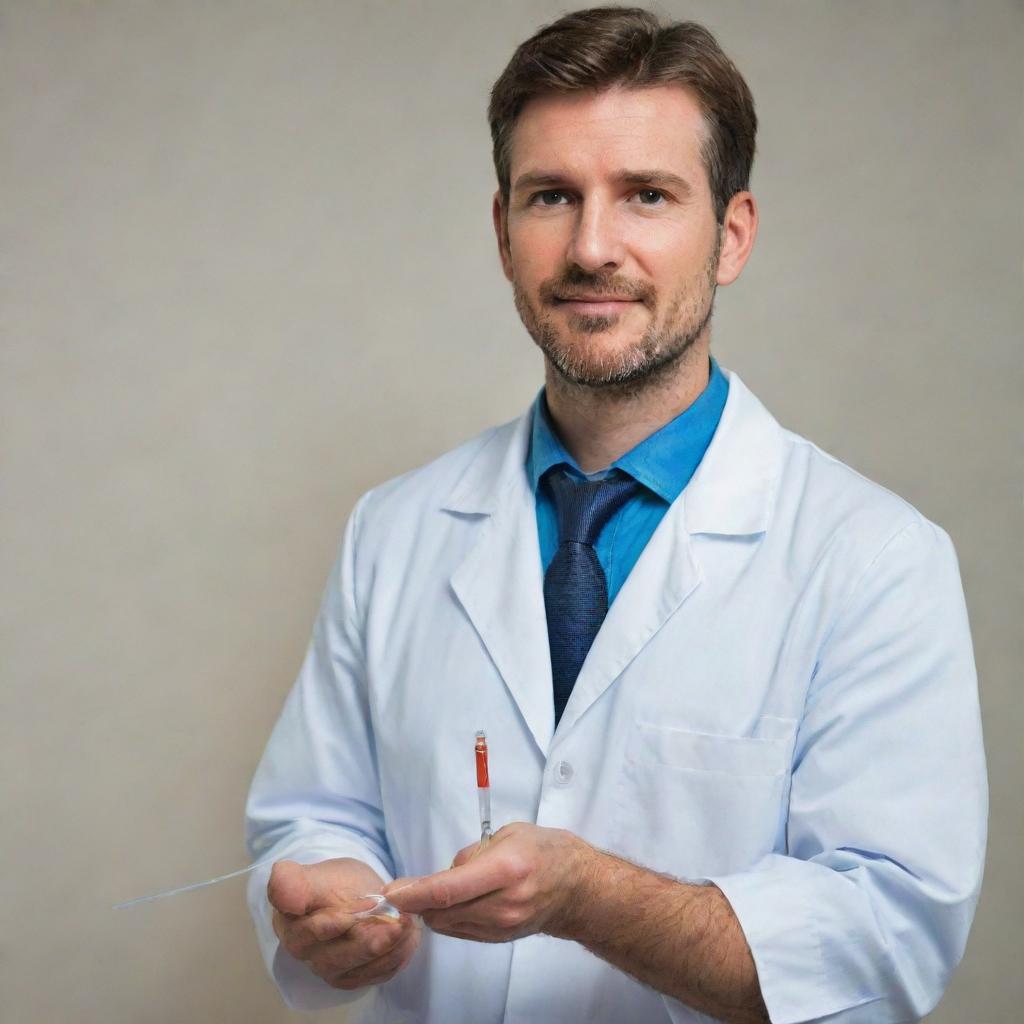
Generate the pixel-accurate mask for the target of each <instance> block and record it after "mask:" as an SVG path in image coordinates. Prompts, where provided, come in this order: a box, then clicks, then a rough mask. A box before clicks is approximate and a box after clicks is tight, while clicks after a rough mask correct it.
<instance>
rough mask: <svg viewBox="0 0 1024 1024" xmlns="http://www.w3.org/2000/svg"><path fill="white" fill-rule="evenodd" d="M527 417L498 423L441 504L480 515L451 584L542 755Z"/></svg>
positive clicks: (545, 741)
mask: <svg viewBox="0 0 1024 1024" xmlns="http://www.w3.org/2000/svg"><path fill="white" fill-rule="evenodd" d="M530 424H531V417H530V414H529V413H527V414H526V415H524V416H523V417H521V418H520V419H519V420H518V421H516V422H515V423H514V424H511V425H509V426H507V427H504V428H499V430H498V431H496V432H495V434H494V435H493V436H492V440H491V442H490V443H489V444H488V445H487V446H486V447H485V449H484V450H483V451H482V452H481V454H480V455H479V456H478V457H477V459H476V460H475V461H474V463H473V465H472V466H471V467H470V469H469V470H468V471H467V473H466V475H465V476H464V477H463V479H462V480H461V481H460V482H459V485H458V486H457V487H456V489H455V491H454V492H453V494H452V495H451V496H450V498H449V500H448V501H447V502H446V504H445V508H446V509H447V510H448V512H449V513H454V514H461V515H475V516H479V517H480V523H479V537H478V538H477V539H476V542H475V543H474V544H473V546H472V548H471V549H470V550H469V552H468V554H467V555H466V557H465V558H464V559H463V560H462V562H461V563H460V564H459V566H458V568H457V569H456V570H455V572H454V574H453V575H452V577H451V585H452V589H453V590H454V591H455V595H456V597H457V598H458V600H459V603H460V604H461V605H462V607H463V609H464V610H465V612H466V615H467V616H468V617H469V619H470V621H471V622H472V623H473V626H474V628H475V629H476V632H477V634H478V635H479V637H480V639H481V641H482V642H483V644H484V646H485V647H486V648H487V652H488V654H489V655H490V657H491V660H492V661H493V662H494V664H495V666H496V667H497V669H498V672H499V673H500V674H501V677H502V679H503V680H504V682H505V685H506V686H507V687H508V690H509V692H510V694H511V695H512V698H513V699H514V700H515V702H516V705H517V706H518V708H519V710H520V712H521V714H522V716H523V718H524V720H525V721H526V724H527V726H528V728H529V730H530V732H531V734H532V735H533V738H534V740H535V741H536V743H537V746H538V747H539V748H540V750H541V752H542V753H543V754H544V755H545V756H546V755H547V751H548V746H549V744H550V742H551V735H552V732H553V731H554V704H553V700H552V684H551V657H550V654H549V653H548V632H547V620H546V618H545V615H544V585H543V577H542V572H541V561H540V545H539V541H538V538H537V512H536V504H535V498H534V495H533V493H532V491H531V490H530V487H529V481H528V478H527V474H526V454H527V447H528V443H529V436H530V434H529V432H530Z"/></svg>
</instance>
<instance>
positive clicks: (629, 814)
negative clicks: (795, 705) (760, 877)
mask: <svg viewBox="0 0 1024 1024" xmlns="http://www.w3.org/2000/svg"><path fill="white" fill-rule="evenodd" d="M795 728H796V723H795V722H789V721H788V720H785V719H766V720H763V722H762V723H761V728H759V729H758V730H757V731H758V733H759V734H758V735H756V736H720V735H712V734H709V733H700V732H690V731H687V730H684V729H675V728H670V727H667V726H663V725H654V724H652V723H649V722H636V723H634V725H633V726H632V728H631V731H630V735H629V737H628V740H627V744H626V754H625V760H624V763H623V766H622V773H621V778H620V786H619V792H618V801H617V805H616V815H617V821H616V825H615V826H614V828H613V834H614V835H615V837H616V839H615V844H614V848H615V850H616V852H618V853H621V854H623V855H625V856H626V857H629V858H630V859H631V860H635V861H637V862H638V863H640V864H642V865H644V866H645V867H649V868H653V869H655V870H657V871H664V872H666V873H668V874H671V875H674V876H676V877H679V878H698V877H702V876H705V875H712V874H724V873H728V872H730V871H738V870H742V869H743V868H745V867H748V866H749V865H750V864H752V863H753V862H754V861H756V860H757V859H758V858H759V857H761V856H762V855H763V854H765V853H769V852H771V851H772V850H773V849H774V848H775V846H776V844H777V843H778V842H779V841H780V840H781V838H782V837H784V834H785V811H784V800H785V796H786V793H787V792H788V781H789V768H790V757H791V753H792V747H793V735H794V733H795Z"/></svg>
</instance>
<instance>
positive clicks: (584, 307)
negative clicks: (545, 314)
mask: <svg viewBox="0 0 1024 1024" xmlns="http://www.w3.org/2000/svg"><path fill="white" fill-rule="evenodd" d="M636 305H640V300H639V299H624V298H620V297H618V296H615V295H569V296H564V297H563V296H558V295H556V296H555V306H556V307H559V306H561V307H563V308H565V309H568V310H569V311H571V312H573V313H585V314H589V315H590V316H614V315H615V314H617V313H622V312H623V311H624V310H626V309H628V308H629V307H630V306H636Z"/></svg>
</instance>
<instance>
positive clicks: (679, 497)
mask: <svg viewBox="0 0 1024 1024" xmlns="http://www.w3.org/2000/svg"><path fill="white" fill-rule="evenodd" d="M490 119H491V128H492V135H493V140H494V155H495V166H496V169H497V176H498V183H499V188H498V192H497V193H496V195H495V198H494V208H493V217H494V225H495V230H496V234H497V239H498V246H499V252H500V256H501V261H502V266H503V268H504V272H505V275H506V277H507V278H508V279H509V281H510V282H511V283H512V287H513V292H514V296H515V302H516V307H517V309H518V310H519V313H520V316H521V317H522V320H523V323H524V324H525V326H526V328H527V330H528V332H529V333H530V335H531V336H532V337H533V339H534V341H535V342H536V343H537V344H538V345H539V347H540V348H541V349H542V351H543V353H544V356H545V371H546V372H545V388H544V390H543V391H542V392H541V394H540V395H539V396H538V399H537V401H536V403H535V405H534V407H533V409H532V410H531V411H530V412H529V413H528V414H527V415H525V416H524V417H522V418H521V419H520V420H518V421H516V422H514V423H512V424H508V425H506V426H504V427H500V428H497V429H495V430H491V431H488V432H487V433H485V434H484V435H482V436H481V437H479V438H476V439H475V440H473V441H471V442H469V443H468V444H466V445H464V446H463V447H461V448H459V449H457V450H456V451H454V452H451V453H449V454H447V455H445V456H443V457H442V458H440V459H438V460H437V461H435V462H434V463H431V464H430V465H428V466H426V467H424V468H422V469H420V470H418V471H416V472H413V473H410V474H407V475H406V476H404V477H401V478H399V479H398V480H394V481H391V482H389V483H387V484H385V485H383V486H382V487H379V488H377V489H376V490H374V491H372V492H370V493H369V494H368V495H366V496H364V498H363V499H361V500H360V502H359V503H358V505H357V507H356V510H355V512H354V513H353V516H352V518H351V520H350V522H349V525H348V530H347V532H346V535H345V540H344V544H343V547H342V551H341V555H340V557H339V559H338V562H337V564H336V565H335V568H334V571H333V572H332V575H331V577H330V580H329V583H328V587H327V590H326V593H325V597H324V603H323V607H322V610H321V614H320V617H319V619H318V622H317V626H316V630H315V633H314V637H313V640H312V643H311V646H310V649H309V653H308V655H307V659H306V661H305V664H304V666H303V668H302V671H301V674H300V676H299V679H298V681H297V683H296V685H295V688H294V689H293V691H292V693H291V695H290V697H289V699H288V702H287V704H286V706H285V709H284V712H283V714H282V716H281V719H280V721H279V722H278V724H277V726H276V728H275V730H274V734H273V736H272V738H271V740H270V743H269V745H268V748H267V752H266V754H265V756H264V759H263V761H262V763H261V765H260V768H259V770H258V772H257V775H256V779H255V781H254V783H253V789H252V793H251V795H250V801H249V806H248V816H249V842H250V847H251V850H252V852H253V854H254V856H260V857H264V858H266V857H270V858H271V859H274V860H276V861H277V863H276V864H274V866H273V870H272V872H270V871H269V869H265V870H264V871H262V872H258V873H257V874H256V875H254V879H253V883H252V887H251V890H250V893H251V902H252V908H253V913H254V916H255V918H256V921H257V925H258V929H259V932H260V937H261V941H262V945H263V948H264V952H265V956H266V959H267V963H268V966H269V967H270V969H271V971H272V973H273V975H274V977H275V979H276V981H277V983H278V984H279V986H280V988H281V990H282V992H283V994H284V997H285V999H286V1000H287V1001H288V1002H289V1004H290V1005H293V1006H297V1007H305V1008H316V1007H321V1006H328V1005H332V1004H335V1003H338V1002H341V1001H343V1000H346V999H349V998H352V997H353V995H359V994H361V993H363V992H371V993H372V998H371V999H369V1000H368V1001H367V1002H366V1003H364V1004H362V1005H363V1011H364V1015H365V1019H369V1020H373V1021H381V1022H391V1021H395V1020H415V1021H429V1022H439V1024H440V1022H444V1024H452V1022H459V1021H466V1022H474V1024H478V1022H485V1021H509V1022H511V1021H524V1022H525V1021H531V1022H533V1021H537V1022H575V1021H608V1022H621V1021H645V1022H646V1021H674V1022H677V1024H679V1022H684V1021H699V1020H706V1019H707V1018H708V1017H712V1018H715V1019H719V1020H724V1021H733V1022H747V1021H765V1020H768V1019H770V1020H772V1021H774V1022H776V1024H791V1022H797V1021H819V1020H821V1021H823V1020H826V1019H827V1020H828V1021H829V1022H833V1024H859V1022H867V1021H870V1022H872V1024H878V1022H896V1021H906V1020H911V1019H916V1018H918V1017H920V1016H923V1015H924V1014H925V1013H926V1012H928V1011H929V1010H930V1009H931V1008H932V1007H933V1006H934V1005H935V1003H936V1002H937V1001H938V999H939V997H940V995H941V993H942V991H943V988H944V986H945V984H946V982H947V981H948V979H949V976H950V973H951V971H952V969H953V968H954V967H955V965H956V963H957V962H958V960H959V959H960V957H961V955H962V953H963V949H964V945H965V942H966V938H967V932H968V929H969V926H970V922H971V918H972V915H973V911H974V906H975V903H976V900H977V896H978V890H979V886H980V878H981V871H982V863H983V857H984V842H985V815H986V783H985V770H984V759H983V752H982V744H981V735H980V725H979V714H978V706H977V690H976V682H975V675H974V664H973V657H972V652H971V643H970V636H969V633H968V626H967V618H966V612H965V608H964V603H963V594H962V589H961V585H960V580H959V575H958V570H957V565H956V558H955V554H954V552H953V549H952V545H951V543H950V541H949V538H948V537H947V536H946V534H945V533H944V532H943V531H942V530H941V529H939V528H938V527H937V526H935V525H933V524H932V523H930V522H929V521H928V520H926V519H925V518H924V517H923V516H922V515H921V514H920V513H918V512H917V511H916V510H915V509H913V508H911V507H910V506H909V505H907V504H906V503H905V502H903V501H901V500H900V499H899V498H897V497H896V496H895V495H892V494H890V493H889V492H887V491H885V490H883V489H882V488H880V487H877V486H876V485H874V484H872V483H870V482H868V481H866V480H864V479H863V478H862V477H860V476H858V475H857V474H856V473H854V472H853V471H852V470H850V469H848V468H847V467H845V466H843V465H842V464H840V463H838V462H837V461H836V460H834V459H832V458H830V457H829V456H827V455H826V454H824V453H823V452H821V451H820V450H819V449H817V448H815V447H814V446H813V445H812V444H810V443H809V442H807V441H805V440H804V439H802V438H800V437H797V436H796V435H794V434H792V433H790V432H788V431H786V430H784V429H783V428H781V427H780V426H779V425H778V424H777V423H776V422H775V420H774V419H772V417H771V416H770V415H769V413H768V412H767V411H766V410H765V409H764V407H763V406H762V405H761V404H760V403H759V402H758V401H757V399H756V398H755V397H754V396H753V395H752V394H751V393H750V392H749V391H748V390H747V389H746V387H745V386H744V385H743V383H742V381H741V380H740V379H739V377H738V376H737V375H736V374H735V373H729V372H727V371H724V370H723V369H722V368H720V367H719V366H718V365H717V363H716V362H715V361H714V360H713V359H711V357H710V353H709V345H710V318H711V309H712V301H713V297H714V292H715V288H716V287H717V286H718V285H727V284H730V283H731V282H732V281H734V280H735V279H736V278H737V277H738V276H739V274H740V272H741V271H742V269H743V266H744V264H745V262H746V260H747V258H748V256H749V255H750V251H751V248H752V246H753V243H754V238H755V235H756V231H757V207H756V204H755V202H754V199H753V196H752V195H751V194H750V192H749V191H748V189H747V185H748V180H749V172H750V165H751V161H752V158H753V151H754V135H755V129H756V119H755V116H754V111H753V104H752V101H751V98H750V94H749V91H748V89H747V87H746V85H745V83H744V81H743V79H742V78H741V76H740V75H739V73H738V72H737V71H736V69H735V68H734V67H733V65H732V64H731V63H730V62H729V60H728V59H727V58H726V57H725V56H724V54H723V53H722V52H721V51H720V49H719V48H718V46H717V44H716V43H715V41H714V39H713V38H712V37H711V36H710V34H709V33H708V32H707V31H706V30H704V29H702V28H701V27H699V26H696V25H693V24H690V23H684V24H675V25H670V26H666V27H662V26H660V25H659V23H658V21H657V19H655V18H654V17H653V16H652V15H650V14H649V13H646V12H643V11H640V10H636V9H623V8H605V9H594V10H590V11H581V12H577V13H575V14H571V15H567V16H566V17H564V18H562V19H561V20H559V21H558V22H556V23H555V24H554V25H552V26H549V27H548V28H546V29H544V30H542V31H541V32H539V33H538V34H537V35H535V36H534V37H533V38H532V39H530V40H528V41H527V42H525V43H524V44H523V45H522V46H520V47H519V49H518V50H517V51H516V53H515V55H514V56H513V58H512V60H511V62H510V64H509V66H508V67H507V68H506V70H505V72H504V73H503V74H502V76H501V78H500V79H499V80H498V82H497V84H496V85H495V87H494V90H493V93H492V97H491V106H490ZM478 729H484V730H486V732H487V735H488V737H489V738H490V742H491V757H492V763H491V773H492V779H493V785H494V799H493V805H494V812H495V816H496V818H497V819H498V820H499V821H504V822H509V824H506V825H505V827H504V828H501V829H499V830H498V832H497V833H496V835H495V836H494V838H493V840H491V841H490V842H489V843H488V844H487V845H486V846H478V845H477V844H475V843H473V842H471V840H472V839H473V838H474V830H475V827H476V823H477V819H476V797H475V794H474V790H473V784H472V781H471V780H472V778H473V776H472V744H473V738H474V735H475V733H476V731H477V730H478ZM449 864H450V865H451V866H450V867H449V866H448V865H449ZM268 874H269V878H268ZM400 876H401V877H400ZM381 891H383V892H384V893H385V894H386V895H388V897H389V899H390V901H391V902H392V903H393V904H394V905H395V906H396V907H397V908H398V909H399V910H400V911H402V914H401V917H400V918H399V919H398V920H388V919H385V918H383V917H377V918H372V919H359V918H356V917H355V916H354V914H355V913H356V912H357V911H359V910H362V909H364V908H365V907H367V906H368V905H369V904H368V903H367V902H366V901H365V900H360V899H359V897H360V896H362V895H365V894H369V893H378V892H381ZM421 921H422V923H423V925H425V926H426V927H423V926H422V925H421V923H420V922H421ZM512 940H516V941H512Z"/></svg>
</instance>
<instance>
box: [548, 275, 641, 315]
mask: <svg viewBox="0 0 1024 1024" xmlns="http://www.w3.org/2000/svg"><path fill="white" fill-rule="evenodd" d="M538 294H539V296H540V299H541V301H542V302H543V303H544V304H545V305H549V306H553V305H554V304H555V303H556V302H557V301H558V300H559V299H571V298H573V297H574V296H576V295H600V296H602V297H605V298H609V299H634V300H636V301H640V302H643V303H644V304H645V305H647V306H650V305H652V304H653V303H654V299H655V291H654V288H653V286H652V285H649V284H644V283H643V282H641V281H630V280H629V279H628V278H623V277H615V276H614V275H613V276H608V275H605V274H591V273H588V272H587V271H584V270H580V269H579V268H578V267H577V268H575V269H573V270H570V271H569V272H567V273H565V274H563V275H562V276H561V277H557V278H552V279H551V280H550V281H545V282H544V283H543V284H542V285H541V286H540V288H539V289H538Z"/></svg>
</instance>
